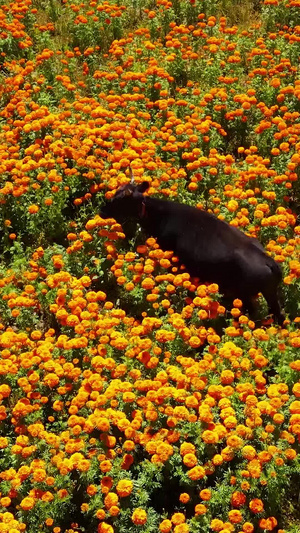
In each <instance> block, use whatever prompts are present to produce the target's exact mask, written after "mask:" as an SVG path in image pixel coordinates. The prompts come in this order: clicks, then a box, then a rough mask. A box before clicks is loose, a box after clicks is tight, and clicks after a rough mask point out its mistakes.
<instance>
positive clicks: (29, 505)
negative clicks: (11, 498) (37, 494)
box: [20, 496, 35, 511]
mask: <svg viewBox="0 0 300 533" xmlns="http://www.w3.org/2000/svg"><path fill="white" fill-rule="evenodd" d="M34 505H35V501H34V498H31V497H30V496H27V497H26V498H23V500H22V501H21V503H20V507H21V508H22V509H23V510H24V511H30V509H33V507H34Z"/></svg>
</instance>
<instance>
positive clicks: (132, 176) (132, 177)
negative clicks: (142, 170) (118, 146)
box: [129, 167, 134, 185]
mask: <svg viewBox="0 0 300 533" xmlns="http://www.w3.org/2000/svg"><path fill="white" fill-rule="evenodd" d="M129 174H130V184H131V185H133V184H134V175H133V172H132V168H131V167H129Z"/></svg>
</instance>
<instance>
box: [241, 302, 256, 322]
mask: <svg viewBox="0 0 300 533" xmlns="http://www.w3.org/2000/svg"><path fill="white" fill-rule="evenodd" d="M241 300H242V302H243V310H244V311H245V312H246V313H248V315H249V317H250V318H251V319H252V320H255V315H256V311H257V309H256V305H255V303H254V298H251V296H244V297H242V298H241Z"/></svg>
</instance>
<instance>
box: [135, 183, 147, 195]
mask: <svg viewBox="0 0 300 533" xmlns="http://www.w3.org/2000/svg"><path fill="white" fill-rule="evenodd" d="M149 187H150V183H149V181H143V182H142V183H141V184H140V185H138V186H137V188H136V190H137V191H138V192H141V193H144V192H145V191H146V190H147V189H149Z"/></svg>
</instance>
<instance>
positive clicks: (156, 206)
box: [139, 196, 168, 237]
mask: <svg viewBox="0 0 300 533" xmlns="http://www.w3.org/2000/svg"><path fill="white" fill-rule="evenodd" d="M165 204H168V202H166V201H163V200H159V199H157V198H149V197H147V196H146V197H145V198H144V199H143V201H142V204H141V210H140V215H139V223H140V225H141V226H142V228H143V229H144V230H145V231H146V232H148V233H149V234H150V235H151V236H153V237H157V236H158V235H159V233H160V229H161V227H162V226H163V225H164V219H165V216H166V211H167V209H166V205H165Z"/></svg>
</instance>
